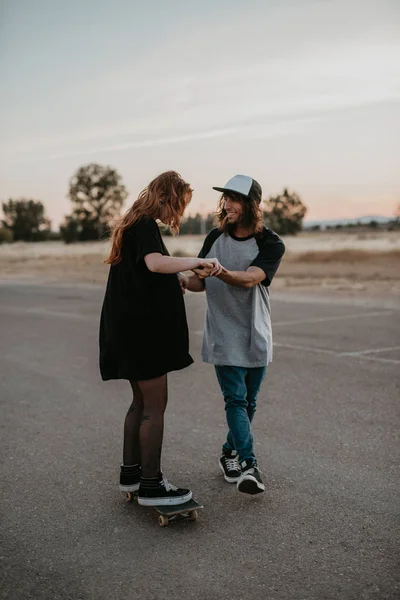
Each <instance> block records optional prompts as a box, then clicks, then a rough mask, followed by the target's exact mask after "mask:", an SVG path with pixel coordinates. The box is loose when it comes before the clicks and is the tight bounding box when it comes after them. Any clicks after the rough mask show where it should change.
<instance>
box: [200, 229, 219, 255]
mask: <svg viewBox="0 0 400 600" xmlns="http://www.w3.org/2000/svg"><path fill="white" fill-rule="evenodd" d="M220 235H221V231H220V230H219V229H213V230H212V231H210V233H209V234H208V235H207V237H206V239H205V240H204V244H203V246H202V248H201V250H200V252H199V254H198V257H199V258H207V254H208V253H209V252H210V250H211V248H212V246H213V244H214V242H215V240H216V239H218V238H219V236H220Z"/></svg>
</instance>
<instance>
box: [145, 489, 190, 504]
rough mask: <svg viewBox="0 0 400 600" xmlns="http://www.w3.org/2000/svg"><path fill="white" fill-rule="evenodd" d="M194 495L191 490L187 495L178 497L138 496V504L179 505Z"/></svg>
mask: <svg viewBox="0 0 400 600" xmlns="http://www.w3.org/2000/svg"><path fill="white" fill-rule="evenodd" d="M192 496H193V493H192V492H189V493H188V494H186V495H185V496H177V497H176V498H166V497H162V498H143V497H141V496H138V504H140V505H141V506H177V505H178V504H184V503H185V502H189V500H191V499H192Z"/></svg>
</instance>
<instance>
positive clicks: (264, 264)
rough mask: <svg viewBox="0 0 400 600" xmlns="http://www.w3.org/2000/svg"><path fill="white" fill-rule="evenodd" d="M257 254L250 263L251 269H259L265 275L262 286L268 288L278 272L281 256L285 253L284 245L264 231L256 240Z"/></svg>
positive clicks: (267, 231) (274, 234)
mask: <svg viewBox="0 0 400 600" xmlns="http://www.w3.org/2000/svg"><path fill="white" fill-rule="evenodd" d="M257 243H258V249H259V252H258V254H257V256H256V258H255V259H254V260H253V262H252V263H251V265H250V266H251V267H259V268H260V269H262V270H263V271H264V273H265V279H264V280H263V281H262V282H261V284H262V285H264V286H266V287H268V286H269V285H270V284H271V281H272V279H273V277H274V275H275V273H276V272H277V270H278V267H279V265H280V262H281V260H282V256H283V255H284V253H285V244H284V243H283V242H282V240H281V238H280V237H279V236H278V235H277V234H276V233H274V232H273V231H269V230H266V231H265V232H264V235H263V236H262V238H261V239H260V240H257Z"/></svg>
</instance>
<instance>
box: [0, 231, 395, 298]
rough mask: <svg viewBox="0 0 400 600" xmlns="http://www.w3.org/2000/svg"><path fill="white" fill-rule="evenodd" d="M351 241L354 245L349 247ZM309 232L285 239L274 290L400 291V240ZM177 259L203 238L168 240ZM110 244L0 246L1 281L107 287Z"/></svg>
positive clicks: (194, 250) (196, 249)
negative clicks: (24, 280) (25, 280)
mask: <svg viewBox="0 0 400 600" xmlns="http://www.w3.org/2000/svg"><path fill="white" fill-rule="evenodd" d="M349 238H350V241H351V244H350V243H349ZM356 238H357V236H347V237H346V236H343V235H340V236H339V235H338V236H336V237H335V236H334V234H331V233H329V234H326V236H325V237H324V234H321V233H319V234H316V235H314V236H313V235H312V234H309V233H307V234H304V236H298V237H297V238H289V239H285V243H286V246H287V252H286V254H285V257H284V259H283V261H282V264H281V267H280V269H279V271H278V273H277V276H276V278H275V280H274V284H273V286H274V288H281V289H285V288H287V289H288V288H296V289H297V288H302V289H321V288H324V289H329V290H356V291H364V292H376V290H377V289H379V291H380V292H382V293H388V294H391V295H392V294H398V293H400V243H399V241H400V236H399V235H398V234H397V236H393V235H388V236H385V237H381V238H377V237H376V235H375V236H370V237H367V238H366V237H365V236H362V239H361V240H358V242H357V239H356ZM165 242H166V245H167V247H168V249H169V251H170V253H171V254H172V255H174V256H196V255H197V254H198V252H199V250H200V248H201V245H202V242H203V238H202V237H201V236H185V237H181V238H179V237H176V238H171V237H168V238H166V239H165ZM107 252H108V244H107V243H105V242H99V243H89V244H76V245H73V246H72V245H71V246H64V245H63V244H60V243H57V242H50V243H47V244H46V243H44V244H11V245H3V246H0V277H3V278H18V279H21V278H25V279H39V280H46V281H63V282H84V283H104V282H105V280H106V278H107V273H108V266H107V265H105V264H104V263H103V260H104V258H105V257H106V256H107Z"/></svg>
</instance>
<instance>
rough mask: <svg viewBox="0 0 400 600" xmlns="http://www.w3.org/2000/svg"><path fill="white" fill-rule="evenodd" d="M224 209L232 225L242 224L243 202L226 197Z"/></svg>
mask: <svg viewBox="0 0 400 600" xmlns="http://www.w3.org/2000/svg"><path fill="white" fill-rule="evenodd" d="M224 209H225V211H226V218H227V219H228V223H229V224H230V225H238V224H239V223H241V221H242V218H243V200H239V199H237V200H236V199H235V200H234V199H233V198H230V197H229V196H224Z"/></svg>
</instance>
